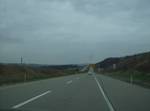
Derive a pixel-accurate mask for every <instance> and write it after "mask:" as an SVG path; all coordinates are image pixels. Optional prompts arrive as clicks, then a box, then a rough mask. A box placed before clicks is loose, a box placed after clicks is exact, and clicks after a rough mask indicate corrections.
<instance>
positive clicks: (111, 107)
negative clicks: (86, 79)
mask: <svg viewBox="0 0 150 111" xmlns="http://www.w3.org/2000/svg"><path fill="white" fill-rule="evenodd" d="M94 79H95V81H96V83H97V85H98V87H99V89H100V91H101V93H102V95H103V97H104V99H105V101H106V103H107V105H108V107H109V109H110V111H115V110H114V108H113V106H112V104H111V103H110V101H109V99H108V97H107V96H106V94H105V92H104V90H103V88H102V87H101V85H100V83H99V81H98V80H97V78H96V76H95V75H94Z"/></svg>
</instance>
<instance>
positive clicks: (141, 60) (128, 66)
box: [96, 52, 150, 73]
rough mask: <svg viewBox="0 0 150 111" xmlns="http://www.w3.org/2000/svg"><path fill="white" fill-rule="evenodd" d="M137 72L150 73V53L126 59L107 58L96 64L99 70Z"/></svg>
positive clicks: (126, 57)
mask: <svg viewBox="0 0 150 111" xmlns="http://www.w3.org/2000/svg"><path fill="white" fill-rule="evenodd" d="M113 64H115V66H116V67H115V70H137V71H140V72H146V73H149V72H150V52H147V53H141V54H136V55H131V56H125V57H116V58H107V59H105V60H104V61H102V62H99V63H97V64H96V67H97V68H101V69H103V70H114V68H113Z"/></svg>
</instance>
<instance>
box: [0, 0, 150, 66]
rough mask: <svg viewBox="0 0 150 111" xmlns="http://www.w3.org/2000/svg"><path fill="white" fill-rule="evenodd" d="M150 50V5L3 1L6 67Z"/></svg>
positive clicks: (0, 58) (0, 36) (0, 56)
mask: <svg viewBox="0 0 150 111" xmlns="http://www.w3.org/2000/svg"><path fill="white" fill-rule="evenodd" d="M145 51H150V0H0V62H19V61H20V57H21V56H22V57H23V58H24V61H25V62H26V63H39V64H71V63H72V64H74V63H78V64H80V63H89V62H98V61H101V60H103V59H105V58H107V57H115V56H125V55H130V54H135V53H140V52H145Z"/></svg>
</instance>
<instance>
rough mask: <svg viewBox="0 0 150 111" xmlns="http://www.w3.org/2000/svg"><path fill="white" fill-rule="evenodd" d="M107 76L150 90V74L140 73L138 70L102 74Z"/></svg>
mask: <svg viewBox="0 0 150 111" xmlns="http://www.w3.org/2000/svg"><path fill="white" fill-rule="evenodd" d="M101 73H103V74H104V75H106V76H109V77H112V78H115V79H119V80H122V81H125V82H128V83H131V82H132V84H137V85H140V86H142V87H146V88H150V73H145V72H139V71H136V70H128V71H112V72H110V71H109V72H101Z"/></svg>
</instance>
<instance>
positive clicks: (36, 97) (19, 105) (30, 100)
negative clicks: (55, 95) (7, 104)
mask: <svg viewBox="0 0 150 111" xmlns="http://www.w3.org/2000/svg"><path fill="white" fill-rule="evenodd" d="M48 93H51V91H50V90H48V91H46V92H44V93H42V94H40V95H38V96H35V97H33V98H31V99H28V100H26V101H24V102H22V103H20V104H17V105H15V106H13V107H12V108H13V109H16V108H19V107H21V106H23V105H25V104H27V103H30V102H32V101H34V100H36V99H38V98H40V97H42V96H44V95H46V94H48Z"/></svg>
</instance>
